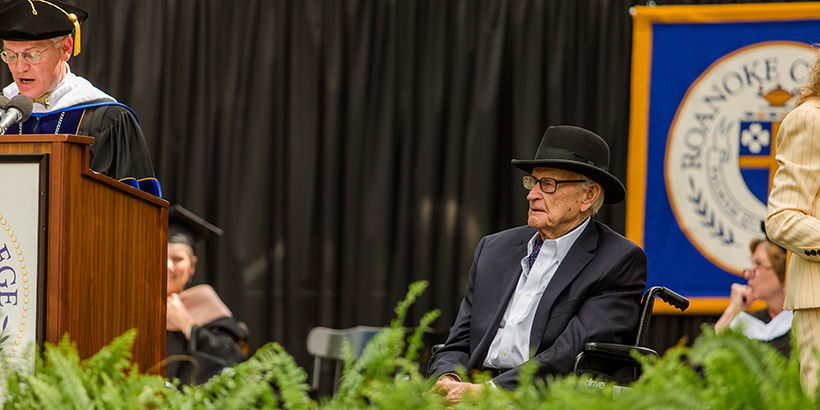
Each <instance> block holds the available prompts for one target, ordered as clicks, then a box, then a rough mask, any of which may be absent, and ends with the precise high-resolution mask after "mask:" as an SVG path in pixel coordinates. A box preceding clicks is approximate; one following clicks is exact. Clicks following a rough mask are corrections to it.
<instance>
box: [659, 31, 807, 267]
mask: <svg viewBox="0 0 820 410" xmlns="http://www.w3.org/2000/svg"><path fill="white" fill-rule="evenodd" d="M814 58H815V52H814V50H813V49H812V48H811V47H810V46H809V45H807V44H804V43H798V42H782V41H778V42H764V43H758V44H753V45H750V46H747V47H744V48H741V49H739V50H736V51H735V52H732V53H730V54H727V55H725V56H723V57H722V58H720V59H718V60H717V61H715V62H714V63H713V64H712V65H711V66H710V67H708V68H707V69H706V70H705V71H704V72H703V73H702V74H701V75H700V76H699V77H698V78H697V79H696V80H695V81H694V82H693V83H692V84H691V85H690V87H689V89H688V90H687V92H686V95H685V96H684V99H683V101H682V102H681V104H680V105H679V106H678V109H677V112H676V114H675V119H674V120H673V122H672V126H671V127H670V131H669V136H668V141H667V149H666V158H665V178H666V189H667V192H668V195H669V200H670V205H671V207H672V211H673V213H674V214H675V218H676V219H677V222H678V224H679V225H680V227H681V230H682V231H683V232H684V234H685V235H686V237H687V238H688V240H689V241H690V242H691V243H692V245H694V246H695V247H696V248H697V249H698V250H699V251H700V253H701V254H703V255H704V257H706V258H707V259H709V260H710V261H711V262H712V263H714V264H715V265H717V266H719V267H720V268H722V269H724V270H726V271H727V272H731V273H734V274H738V275H740V274H742V272H743V269H744V267H746V266H748V264H749V243H750V242H751V240H752V238H755V237H761V236H763V232H762V231H761V224H762V222H763V220H764V219H765V218H766V198H767V197H768V193H769V190H770V189H771V181H772V177H773V175H774V172H775V170H776V169H777V163H776V161H775V149H774V142H775V137H776V136H777V131H778V129H779V127H780V122H781V121H782V120H783V118H784V117H785V116H786V114H787V113H788V112H789V111H790V110H791V109H792V108H793V107H794V100H795V97H796V96H797V94H798V91H799V88H800V87H801V86H802V85H803V84H804V83H805V82H806V81H807V79H808V78H807V76H808V74H809V71H810V67H811V64H812V62H813V61H814Z"/></svg>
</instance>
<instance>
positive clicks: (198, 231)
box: [168, 204, 222, 248]
mask: <svg viewBox="0 0 820 410" xmlns="http://www.w3.org/2000/svg"><path fill="white" fill-rule="evenodd" d="M210 235H217V236H221V235H222V229H219V228H217V227H216V226H214V225H213V224H211V223H209V222H208V221H206V220H204V219H202V218H200V217H198V216H196V215H195V214H194V213H193V212H191V211H189V210H187V209H185V208H183V207H182V206H180V205H179V204H175V205H172V206H171V207H170V208H168V243H181V244H185V245H188V246H190V247H191V248H193V247H194V241H196V240H198V239H203V238H207V237H208V236H210Z"/></svg>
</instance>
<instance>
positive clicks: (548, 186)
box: [524, 175, 587, 194]
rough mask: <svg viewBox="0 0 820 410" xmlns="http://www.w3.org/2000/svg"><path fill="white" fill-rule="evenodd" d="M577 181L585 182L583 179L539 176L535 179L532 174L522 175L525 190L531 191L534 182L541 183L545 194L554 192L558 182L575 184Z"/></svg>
mask: <svg viewBox="0 0 820 410" xmlns="http://www.w3.org/2000/svg"><path fill="white" fill-rule="evenodd" d="M579 182H587V181H586V180H585V179H565V180H558V179H553V178H546V177H544V178H541V179H537V178H535V177H534V176H532V175H525V176H524V188H526V189H527V191H532V189H533V188H535V184H539V185H541V190H542V191H544V193H545V194H551V193H554V192H555V191H556V190H557V189H558V184H575V183H579Z"/></svg>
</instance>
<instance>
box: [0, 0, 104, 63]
mask: <svg viewBox="0 0 820 410" xmlns="http://www.w3.org/2000/svg"><path fill="white" fill-rule="evenodd" d="M87 17H88V13H87V12H86V11H85V10H83V9H81V8H79V7H75V6H72V5H70V4H66V3H63V2H61V1H57V0H48V1H47V0H9V1H6V2H5V3H3V4H0V39H2V40H9V41H36V40H48V39H50V38H55V37H60V36H66V35H69V34H71V33H72V32H75V31H76V32H75V34H74V55H75V56H76V55H77V54H80V23H82V22H83V20H85V19H86V18H87Z"/></svg>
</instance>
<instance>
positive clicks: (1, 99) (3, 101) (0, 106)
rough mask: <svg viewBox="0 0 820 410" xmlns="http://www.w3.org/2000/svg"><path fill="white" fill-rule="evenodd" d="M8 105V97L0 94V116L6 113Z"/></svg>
mask: <svg viewBox="0 0 820 410" xmlns="http://www.w3.org/2000/svg"><path fill="white" fill-rule="evenodd" d="M7 105H9V97H6V96H5V95H0V118H3V116H4V115H6V106H7Z"/></svg>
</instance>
